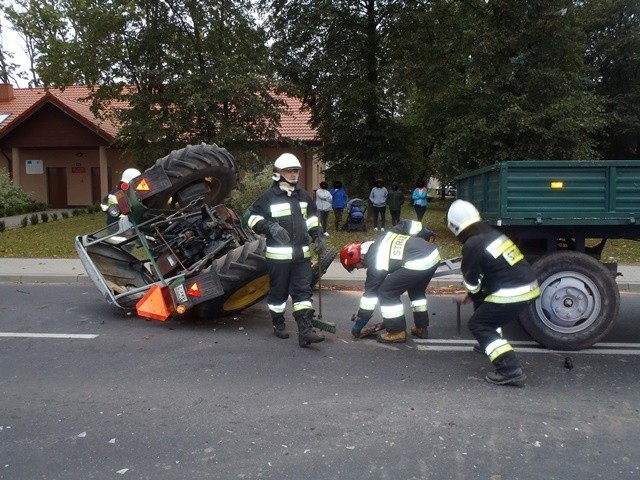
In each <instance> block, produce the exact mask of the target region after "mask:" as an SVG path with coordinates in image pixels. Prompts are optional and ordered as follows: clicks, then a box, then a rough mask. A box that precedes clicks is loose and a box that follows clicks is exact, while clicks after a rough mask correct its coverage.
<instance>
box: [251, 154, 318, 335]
mask: <svg viewBox="0 0 640 480" xmlns="http://www.w3.org/2000/svg"><path fill="white" fill-rule="evenodd" d="M273 167H274V168H273V172H274V173H273V185H272V186H271V188H270V189H269V190H267V191H265V192H263V193H262V195H260V197H259V198H258V199H257V200H256V201H255V202H254V203H253V204H252V205H251V207H249V219H248V222H247V223H248V225H249V227H250V228H251V229H252V230H253V231H254V232H256V233H258V234H264V235H265V236H266V237H267V249H266V254H265V257H266V259H267V266H268V269H269V283H270V290H269V295H268V297H267V303H268V306H269V313H270V314H271V320H272V322H273V328H274V333H275V335H276V336H277V337H278V338H283V339H285V338H289V334H288V333H287V332H286V329H285V318H284V311H285V308H286V302H287V298H288V297H289V295H291V301H292V303H293V316H294V318H295V321H296V323H297V324H298V342H299V345H300V346H301V347H307V346H309V345H310V344H311V343H317V342H321V341H323V340H324V337H323V336H322V335H318V334H317V333H315V332H314V331H313V329H312V324H311V321H312V319H313V314H314V310H313V309H312V306H313V304H312V299H311V296H312V290H311V279H312V270H311V251H310V249H309V236H311V238H312V239H313V240H314V242H315V248H316V251H317V252H320V251H321V250H323V249H324V240H323V238H322V236H321V235H320V228H319V226H318V217H317V215H316V207H315V202H314V201H313V199H312V198H311V196H310V195H309V194H308V193H307V192H306V191H305V190H303V189H301V188H299V187H298V185H297V184H298V177H299V175H300V170H301V168H302V166H301V165H300V162H299V160H298V159H297V158H296V156H295V155H292V154H290V153H284V154H282V155H280V157H278V159H277V160H276V161H275V163H274V164H273Z"/></svg>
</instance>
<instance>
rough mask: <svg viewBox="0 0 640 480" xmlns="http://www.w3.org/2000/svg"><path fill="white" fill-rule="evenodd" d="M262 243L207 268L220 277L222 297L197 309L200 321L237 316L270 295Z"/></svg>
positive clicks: (236, 251) (240, 248) (249, 246)
mask: <svg viewBox="0 0 640 480" xmlns="http://www.w3.org/2000/svg"><path fill="white" fill-rule="evenodd" d="M265 243H266V241H265V239H264V238H262V237H261V238H259V239H258V240H254V241H253V242H249V243H245V244H244V245H243V246H241V247H238V248H236V249H234V250H231V251H230V252H229V253H227V254H226V255H224V256H222V257H220V258H219V259H217V260H215V261H214V262H213V264H212V265H211V267H210V268H213V269H215V270H216V271H217V272H218V276H219V277H220V282H221V283H222V288H223V289H224V294H223V295H222V296H220V297H218V298H214V299H213V300H210V301H208V302H205V303H203V304H201V305H199V306H198V311H197V314H198V315H199V316H200V317H201V318H205V317H207V318H217V317H224V316H227V315H232V314H235V313H238V312H240V311H242V310H244V309H245V308H248V307H250V306H251V305H253V304H255V303H257V302H259V301H260V300H262V299H263V298H264V297H266V296H267V294H268V293H269V272H268V270H267V261H266V259H265V257H264V251H265Z"/></svg>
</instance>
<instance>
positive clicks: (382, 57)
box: [262, 0, 416, 191]
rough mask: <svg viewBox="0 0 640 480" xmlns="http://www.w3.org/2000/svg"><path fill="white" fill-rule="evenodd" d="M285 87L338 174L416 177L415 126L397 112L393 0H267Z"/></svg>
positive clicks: (398, 4) (396, 5)
mask: <svg viewBox="0 0 640 480" xmlns="http://www.w3.org/2000/svg"><path fill="white" fill-rule="evenodd" d="M262 5H263V7H264V8H265V9H266V11H267V24H268V25H269V32H270V35H271V37H272V38H273V39H274V43H273V47H272V48H273V55H274V58H275V59H276V62H277V66H278V71H279V72H280V75H281V77H282V79H283V80H284V82H285V83H284V87H283V88H288V89H291V90H292V91H294V92H295V93H296V94H298V95H299V96H300V97H301V98H303V100H304V103H305V105H306V106H307V107H308V108H309V109H310V111H311V114H312V119H313V120H312V122H313V125H314V126H315V127H317V129H318V133H319V136H320V138H321V140H322V141H323V146H322V147H321V149H320V150H321V157H322V158H323V159H324V160H325V161H326V162H327V164H328V166H329V172H330V175H332V176H334V178H338V177H347V178H350V180H349V183H350V184H351V188H350V190H351V191H353V190H360V191H365V190H366V191H368V188H369V187H370V185H367V184H359V185H357V184H356V182H357V181H359V180H361V179H363V177H364V178H365V179H366V183H372V180H373V179H375V178H376V177H382V178H384V179H386V180H387V181H391V180H401V179H405V178H408V177H407V176H410V177H409V178H414V177H413V175H414V174H415V173H414V172H415V171H416V168H415V164H412V162H411V159H410V158H409V156H408V153H409V148H408V145H407V138H410V132H408V131H407V127H406V125H405V124H403V123H402V122H401V121H399V120H400V119H399V117H398V108H399V105H398V101H399V93H398V92H397V90H396V85H395V84H394V82H393V78H394V69H395V60H394V56H393V54H392V52H393V48H394V45H393V42H394V38H395V37H394V33H395V30H396V28H397V21H398V18H399V14H400V12H401V11H402V9H403V8H406V7H407V5H408V2H404V1H393V0H386V1H381V0H378V1H376V0H359V1H355V2H354V1H348V0H342V1H328V0H322V1H318V0H301V1H300V0H296V1H283V0H264V1H263V2H262Z"/></svg>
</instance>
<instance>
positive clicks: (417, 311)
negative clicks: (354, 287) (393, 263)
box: [377, 267, 436, 332]
mask: <svg viewBox="0 0 640 480" xmlns="http://www.w3.org/2000/svg"><path fill="white" fill-rule="evenodd" d="M435 271H436V267H433V268H430V269H429V270H409V269H407V268H399V269H398V270H395V271H393V272H391V273H390V274H389V275H387V278H385V279H384V281H383V282H382V284H381V285H380V287H378V292H377V293H378V301H379V302H380V311H381V312H382V321H383V326H384V328H385V329H386V330H387V332H404V331H406V328H407V321H406V318H405V315H404V306H403V305H402V300H401V298H400V296H401V295H402V294H403V293H404V292H407V294H408V295H409V301H410V302H411V310H412V312H413V321H414V323H415V325H416V327H419V328H425V327H428V326H429V313H428V311H427V309H428V305H427V295H426V290H427V286H428V285H429V282H430V281H431V277H432V276H433V274H434V272H435Z"/></svg>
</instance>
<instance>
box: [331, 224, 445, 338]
mask: <svg viewBox="0 0 640 480" xmlns="http://www.w3.org/2000/svg"><path fill="white" fill-rule="evenodd" d="M396 227H397V228H396ZM396 227H394V229H393V230H392V231H390V232H388V233H386V234H385V235H382V236H381V237H379V238H378V239H377V240H376V241H375V242H372V241H368V242H363V243H349V244H348V245H345V246H344V247H343V248H342V251H341V252H340V262H341V263H342V266H343V267H344V268H345V269H346V270H347V271H349V272H351V271H352V270H353V269H354V268H366V269H367V277H366V280H365V284H364V294H363V295H362V297H361V299H360V307H359V309H358V313H357V314H356V315H355V323H354V325H353V328H352V330H351V334H352V335H353V336H354V337H355V338H360V335H361V332H362V329H363V328H364V327H365V325H366V324H367V322H368V321H369V320H370V319H371V317H372V315H373V311H374V309H375V307H376V304H377V303H378V302H380V311H381V313H382V320H383V322H382V329H385V330H386V332H383V333H380V334H379V335H378V337H377V341H378V342H381V343H404V342H406V339H407V334H406V326H407V322H406V319H405V315H404V306H403V304H402V300H401V299H400V296H401V295H402V294H403V293H404V292H407V293H408V295H409V300H410V302H411V310H412V312H413V321H414V324H415V327H413V328H412V329H411V334H412V335H414V336H416V337H418V338H427V336H428V331H427V328H428V326H429V313H428V304H427V296H426V293H425V292H426V289H427V286H428V285H429V282H430V281H431V277H432V276H433V274H434V273H435V271H436V269H437V268H438V265H439V263H440V253H439V252H438V249H437V248H436V246H435V245H434V243H433V240H434V236H433V234H432V233H431V232H429V231H428V230H426V229H423V228H422V224H420V223H419V222H415V221H411V220H406V221H402V222H400V224H398V225H396ZM400 232H403V233H400ZM420 237H421V238H420ZM425 240H430V241H425Z"/></svg>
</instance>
